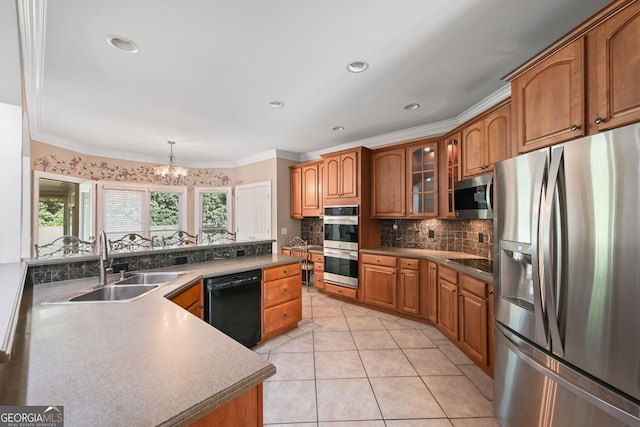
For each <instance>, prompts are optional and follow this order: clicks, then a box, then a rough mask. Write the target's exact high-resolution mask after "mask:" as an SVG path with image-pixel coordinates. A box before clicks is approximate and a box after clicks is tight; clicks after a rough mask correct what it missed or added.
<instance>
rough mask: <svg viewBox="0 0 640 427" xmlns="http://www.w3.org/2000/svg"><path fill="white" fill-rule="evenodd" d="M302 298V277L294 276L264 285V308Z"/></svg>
mask: <svg viewBox="0 0 640 427" xmlns="http://www.w3.org/2000/svg"><path fill="white" fill-rule="evenodd" d="M301 296H302V277H301V276H292V277H286V278H284V279H280V280H274V281H271V282H265V284H264V294H263V298H264V308H268V307H273V306H274V305H278V304H281V303H283V302H286V301H291V300H292V299H296V298H300V297H301Z"/></svg>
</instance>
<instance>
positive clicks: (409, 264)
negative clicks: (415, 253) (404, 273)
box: [400, 258, 420, 270]
mask: <svg viewBox="0 0 640 427" xmlns="http://www.w3.org/2000/svg"><path fill="white" fill-rule="evenodd" d="M419 264H420V261H418V260H417V259H414V258H400V268H407V269H409V270H417V269H418V266H419Z"/></svg>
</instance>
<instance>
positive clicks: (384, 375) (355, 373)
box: [254, 289, 499, 427]
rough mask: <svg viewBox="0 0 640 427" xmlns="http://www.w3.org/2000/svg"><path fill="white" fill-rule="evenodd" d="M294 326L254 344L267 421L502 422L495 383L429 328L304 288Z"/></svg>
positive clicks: (338, 426)
mask: <svg viewBox="0 0 640 427" xmlns="http://www.w3.org/2000/svg"><path fill="white" fill-rule="evenodd" d="M302 317H303V320H302V322H300V325H299V327H298V328H297V329H295V330H293V331H291V332H289V333H288V334H285V335H282V336H280V337H277V338H274V339H273V340H271V341H268V342H266V343H264V344H262V345H260V346H259V347H256V348H254V351H256V352H257V353H259V354H261V355H262V356H263V357H265V358H266V359H268V360H269V361H271V362H272V363H273V364H274V365H275V366H276V369H277V372H276V374H275V375H274V376H273V377H271V378H269V379H268V380H267V381H266V382H265V383H264V389H263V391H264V396H263V397H264V400H263V402H264V424H265V425H268V426H278V427H284V426H289V427H297V426H299V427H312V426H316V427H385V426H386V427H445V426H449V427H451V426H455V427H499V424H498V422H497V421H496V420H495V418H493V381H492V380H491V378H490V377H489V376H487V375H486V374H485V373H484V372H483V371H482V370H481V369H480V368H478V367H477V366H476V365H474V364H473V362H472V361H471V360H470V359H469V358H467V357H466V356H465V355H464V354H463V353H462V352H461V351H460V350H458V348H457V347H456V346H455V345H453V343H451V342H450V341H449V340H448V339H447V338H446V337H445V336H444V335H442V334H441V333H440V332H439V331H438V330H437V329H435V328H434V327H432V326H429V325H425V324H422V323H419V322H415V321H412V320H408V319H403V318H400V317H397V316H393V315H390V314H386V313H381V312H378V311H376V310H371V309H368V308H365V307H361V306H357V305H353V304H349V303H345V302H342V301H338V300H335V299H332V298H329V297H327V296H326V295H323V294H319V293H317V292H315V291H314V290H313V289H311V291H310V292H306V291H305V290H303V298H302Z"/></svg>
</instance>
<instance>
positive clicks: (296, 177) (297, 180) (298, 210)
mask: <svg viewBox="0 0 640 427" xmlns="http://www.w3.org/2000/svg"><path fill="white" fill-rule="evenodd" d="M289 175H290V180H291V185H290V188H291V190H290V191H291V194H290V205H289V208H290V216H291V218H296V219H301V218H302V168H301V167H299V166H291V167H290V168H289Z"/></svg>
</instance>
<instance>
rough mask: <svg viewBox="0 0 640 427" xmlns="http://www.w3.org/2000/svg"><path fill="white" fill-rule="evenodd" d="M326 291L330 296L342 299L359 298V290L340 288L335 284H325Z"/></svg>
mask: <svg viewBox="0 0 640 427" xmlns="http://www.w3.org/2000/svg"><path fill="white" fill-rule="evenodd" d="M324 291H325V292H326V293H328V294H333V295H337V296H340V297H346V298H351V299H356V298H357V297H358V290H357V289H353V288H348V287H346V286H338V285H334V284H333V283H327V282H325V283H324Z"/></svg>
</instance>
